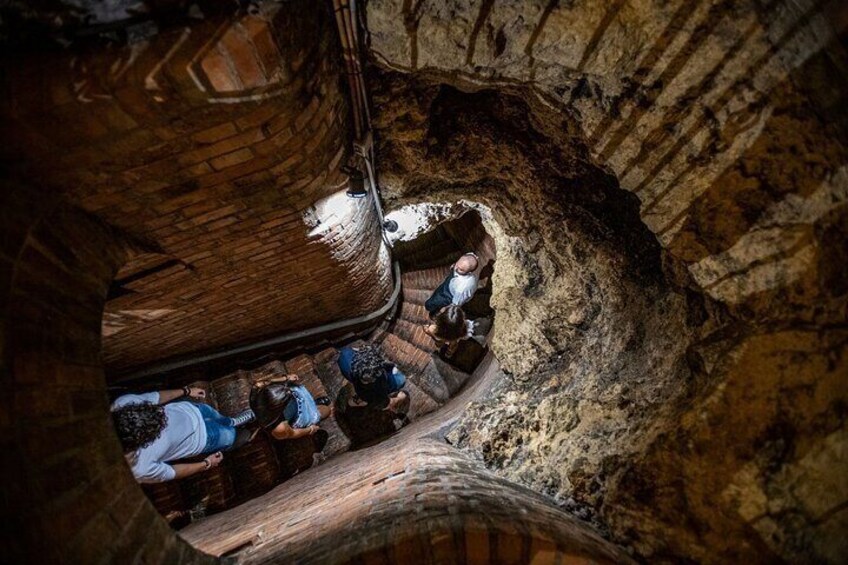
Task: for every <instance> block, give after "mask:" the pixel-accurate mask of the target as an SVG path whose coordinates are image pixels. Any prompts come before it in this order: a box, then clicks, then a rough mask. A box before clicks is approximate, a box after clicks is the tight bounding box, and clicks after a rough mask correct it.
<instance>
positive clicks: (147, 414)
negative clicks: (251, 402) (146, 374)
mask: <svg viewBox="0 0 848 565" xmlns="http://www.w3.org/2000/svg"><path fill="white" fill-rule="evenodd" d="M204 396H205V391H203V389H200V388H189V387H185V388H183V389H182V390H163V391H159V392H147V393H143V394H125V395H123V396H120V397H118V398H117V399H116V400H115V401H114V402H113V403H112V420H113V423H114V424H115V430H116V431H117V433H118V439H119V440H120V441H121V445H122V446H123V449H124V456H125V457H126V459H127V463H129V466H130V469H131V470H132V474H133V476H134V477H135V478H136V480H137V481H138V482H140V483H161V482H165V481H171V480H173V479H181V478H183V477H188V476H190V475H194V474H195V473H200V472H201V471H205V470H206V469H211V468H212V467H216V466H218V465H219V464H220V463H221V461H222V460H223V458H224V456H223V454H222V453H221V451H227V450H229V449H232V448H234V447H238V446H240V445H243V444H244V443H246V442H247V441H248V440H249V438H250V432H248V431H247V430H237V429H236V427H237V426H240V425H242V424H246V423H248V422H250V421H251V420H252V419H253V413H252V412H250V411H249V410H248V411H246V412H243V413H241V414H239V415H238V416H236V417H235V418H228V417H227V416H223V415H221V414H220V413H218V411H217V410H215V409H214V408H212V407H211V406H208V405H206V404H195V403H194V402H171V401H173V400H178V399H180V398H186V397H190V398H194V399H202V398H203V397H204ZM166 403H168V404H166ZM163 404H164V406H163ZM205 453H211V454H212V455H210V456H209V457H206V458H205V459H203V461H200V462H196V463H172V462H173V461H178V460H180V459H187V458H190V457H196V456H198V455H203V454H205Z"/></svg>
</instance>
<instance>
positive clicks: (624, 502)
mask: <svg viewBox="0 0 848 565" xmlns="http://www.w3.org/2000/svg"><path fill="white" fill-rule="evenodd" d="M367 12H368V18H367V19H368V25H369V31H370V32H371V36H370V39H371V50H372V55H373V57H374V60H375V61H376V62H377V64H378V66H379V67H382V68H383V69H384V70H382V71H376V70H375V72H374V74H373V76H372V80H371V83H372V85H373V86H374V87H375V88H376V90H377V92H376V94H375V103H374V106H375V108H376V111H377V117H376V120H377V128H378V133H379V134H380V136H379V137H380V139H382V142H381V146H380V154H381V157H382V170H383V179H382V180H383V187H384V190H385V192H386V194H387V196H388V197H389V199H390V200H392V201H393V202H394V203H396V204H402V203H407V202H414V201H422V200H437V199H444V200H448V201H455V200H458V199H466V200H472V201H476V202H480V203H482V204H485V205H486V206H487V207H488V208H489V209H491V210H492V214H493V220H494V221H493V222H490V224H489V226H488V227H489V228H490V230H491V232H492V233H493V235H494V236H495V239H496V242H497V245H498V264H497V267H496V273H495V278H494V290H495V294H494V296H493V300H492V304H493V306H494V307H495V309H496V310H497V316H498V326H497V335H496V337H495V340H494V343H493V349H494V350H495V352H496V353H497V354H498V356H499V359H500V360H501V362H502V364H503V367H504V368H505V369H507V370H508V371H510V372H512V375H513V378H512V380H511V381H508V382H504V383H503V384H502V386H501V388H500V389H499V391H498V392H497V393H496V394H495V395H494V396H493V398H491V399H490V400H489V401H484V402H480V403H478V404H477V405H475V406H474V407H472V408H471V410H470V411H469V413H468V415H467V416H466V418H465V420H464V421H463V423H461V424H460V426H459V427H458V428H457V429H456V430H454V432H453V433H452V434H451V436H450V438H451V440H452V441H454V442H455V443H457V444H458V445H460V446H462V447H464V448H466V449H468V450H470V451H472V452H474V453H476V454H477V455H478V456H479V457H481V458H483V459H484V460H485V461H486V462H487V464H489V465H490V466H491V467H492V468H494V469H497V470H498V471H499V472H500V473H502V474H503V475H505V476H507V477H509V478H512V479H514V480H518V481H520V482H523V483H525V484H528V485H530V486H532V487H533V488H535V489H537V490H540V491H542V492H545V493H547V494H549V495H551V496H553V497H554V498H555V499H556V500H558V501H560V502H561V503H562V504H564V505H566V506H567V507H569V508H572V509H573V510H574V511H575V512H576V513H578V515H581V516H584V517H585V518H587V519H590V520H594V521H596V522H597V523H599V524H600V525H602V526H604V527H607V528H609V531H610V535H611V536H612V537H613V538H614V539H616V540H618V541H619V542H621V543H623V544H625V545H628V546H629V547H631V548H632V549H633V550H634V551H636V552H637V553H638V554H639V555H641V556H643V557H645V558H650V559H667V560H680V559H694V560H698V561H704V562H718V561H727V560H728V559H732V560H742V559H747V560H752V561H755V562H762V561H772V560H780V559H783V560H797V559H806V560H810V559H813V560H824V561H830V562H839V561H840V560H841V558H842V557H844V555H846V554H848V548H846V547H845V541H844V539H843V538H842V537H841V535H840V534H839V533H838V532H839V531H840V530H844V526H845V521H846V519H848V517H846V511H845V506H844V503H845V501H846V500H848V493H846V492H845V489H844V486H841V485H842V483H844V481H841V479H840V477H842V476H844V475H845V472H846V470H848V461H846V455H845V442H844V429H845V411H846V410H845V406H846V400H848V399H847V398H846V390H845V386H844V382H845V381H844V375H845V374H846V367H845V360H844V352H845V342H846V338H848V332H846V330H845V317H846V290H848V287H846V273H847V272H848V269H845V267H844V265H845V260H844V254H845V244H844V242H845V241H846V225H845V218H846V215H848V206H846V205H845V202H846V196H848V191H847V190H846V189H848V183H846V181H848V178H846V176H845V173H844V166H845V164H846V163H848V152H846V139H848V137H846V132H847V131H848V129H846V123H848V122H846V106H845V104H844V100H845V99H846V98H845V94H846V92H848V89H846V85H845V81H844V80H843V79H844V76H846V75H845V73H844V72H841V71H840V69H844V68H845V67H846V56H845V52H844V49H843V48H842V46H841V45H840V43H839V41H838V38H837V35H836V33H835V31H834V26H836V28H837V29H842V27H840V26H841V25H842V24H840V22H844V21H845V12H844V10H841V6H840V4H839V3H834V2H824V3H818V4H815V5H813V4H811V3H805V2H801V3H799V2H793V3H781V2H772V3H769V4H768V5H760V4H753V3H750V2H672V3H650V2H637V1H626V0H622V1H619V2H612V3H595V2H569V3H560V2H556V1H553V2H547V3H541V2H515V1H510V0H504V1H496V2H492V1H483V2H469V3H452V2H440V1H436V0H434V1H429V2H403V3H401V2H399V1H398V2H392V1H380V0H372V1H371V2H369V4H368V9H367ZM843 27H844V26H843ZM387 68H392V69H394V70H393V71H391V72H390V71H386V70H385V69H387ZM410 74H411V75H412V76H410ZM619 187H620V188H621V189H624V190H619ZM634 195H635V196H634ZM837 484H839V486H838V487H837V486H836V485H837Z"/></svg>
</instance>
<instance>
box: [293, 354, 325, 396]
mask: <svg viewBox="0 0 848 565" xmlns="http://www.w3.org/2000/svg"><path fill="white" fill-rule="evenodd" d="M286 369H287V370H288V372H289V373H294V374H296V375H297V376H298V377H299V379H300V383H301V384H302V385H303V386H305V387H306V390H308V391H309V394H311V395H312V397H313V398H321V397H322V396H327V390H326V389H325V388H324V383H322V382H321V379H319V378H318V373H317V371H316V370H315V363H313V361H312V357H310V356H309V355H307V354H305V353H302V354H300V355H298V356H297V357H293V358H292V359H289V360H288V361H286Z"/></svg>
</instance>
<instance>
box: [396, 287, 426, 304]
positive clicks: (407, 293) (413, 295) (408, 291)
mask: <svg viewBox="0 0 848 565" xmlns="http://www.w3.org/2000/svg"><path fill="white" fill-rule="evenodd" d="M402 292H403V301H404V302H409V303H412V304H421V305H422V306H423V305H424V303H425V302H427V299H428V298H430V295H432V294H433V291H432V290H422V289H417V288H406V287H403V289H402Z"/></svg>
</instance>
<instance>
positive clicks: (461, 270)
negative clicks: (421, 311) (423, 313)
mask: <svg viewBox="0 0 848 565" xmlns="http://www.w3.org/2000/svg"><path fill="white" fill-rule="evenodd" d="M479 264H480V262H479V260H478V259H477V255H476V254H474V253H466V254H465V255H463V256H462V257H460V258H459V259H458V260H457V261H456V263H454V264H453V265H451V270H450V273H448V276H447V278H446V279H445V280H444V281H443V282H442V284H440V285H439V287H438V288H437V289H436V290H434V291H433V294H432V295H431V296H430V298H428V299H427V302H425V303H424V308H426V309H427V312H428V313H429V314H430V317H433V316H435V315H436V314H438V313H439V310H441V309H442V308H444V307H445V306H450V305H451V304H455V305H457V306H462V305H463V304H465V303H466V302H468V301H469V300H471V297H473V296H474V293H475V292H476V291H477V279H478V276H477V267H478V266H479Z"/></svg>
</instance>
